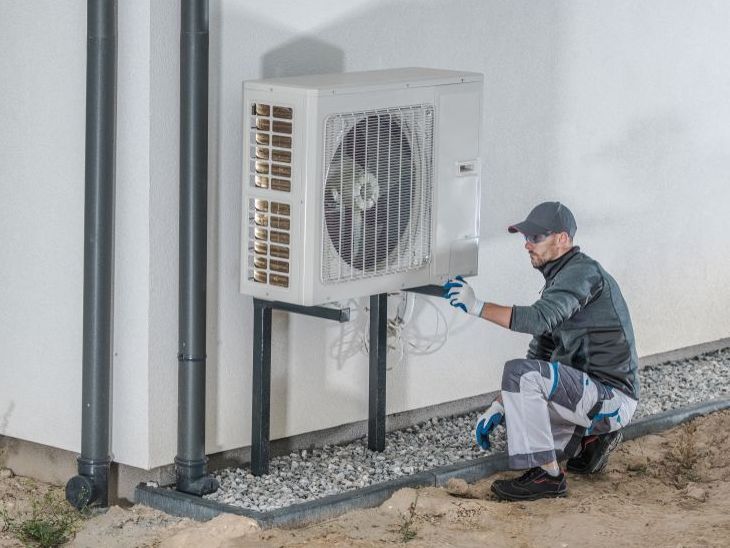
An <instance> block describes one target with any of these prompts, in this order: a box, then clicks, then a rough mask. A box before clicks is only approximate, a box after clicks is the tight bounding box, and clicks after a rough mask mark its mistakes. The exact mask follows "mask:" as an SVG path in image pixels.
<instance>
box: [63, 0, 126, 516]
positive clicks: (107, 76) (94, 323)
mask: <svg viewBox="0 0 730 548" xmlns="http://www.w3.org/2000/svg"><path fill="white" fill-rule="evenodd" d="M116 74H117V2H116V0H88V2H87V57H86V175H85V177H86V191H85V192H86V198H85V206H84V334H83V358H82V363H83V387H82V400H83V404H82V413H81V456H80V457H79V458H78V473H79V475H77V476H74V477H73V478H71V479H70V480H69V481H68V483H67V484H66V499H67V500H68V501H69V502H70V503H71V504H73V505H74V506H76V507H77V508H82V507H85V506H88V505H94V506H102V507H106V506H108V505H109V467H110V464H111V451H110V423H109V418H110V413H109V405H110V399H111V398H110V393H111V391H110V387H111V382H110V378H111V340H112V300H113V293H112V269H113V260H114V170H115V165H114V161H115V159H114V144H115V143H114V138H115V122H116V121H115V117H116Z"/></svg>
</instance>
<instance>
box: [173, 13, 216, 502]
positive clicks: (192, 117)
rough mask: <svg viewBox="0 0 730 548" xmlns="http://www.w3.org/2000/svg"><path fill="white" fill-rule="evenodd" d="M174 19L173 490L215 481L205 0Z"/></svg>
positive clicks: (204, 489) (194, 490)
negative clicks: (209, 401) (209, 425)
mask: <svg viewBox="0 0 730 548" xmlns="http://www.w3.org/2000/svg"><path fill="white" fill-rule="evenodd" d="M181 13H182V16H181V27H180V297H179V343H178V356H177V358H178V419H177V427H178V431H177V456H176V457H175V472H176V476H177V484H176V488H177V490H178V491H183V492H185V493H191V494H194V495H200V496H202V495H205V494H208V493H212V492H214V491H215V490H217V489H218V482H217V481H216V480H215V479H214V478H213V477H211V476H208V475H206V472H207V470H206V469H207V457H206V456H205V361H206V354H205V313H206V306H205V303H206V296H205V291H206V260H207V257H206V254H207V243H208V234H207V225H208V219H207V203H208V0H182V10H181Z"/></svg>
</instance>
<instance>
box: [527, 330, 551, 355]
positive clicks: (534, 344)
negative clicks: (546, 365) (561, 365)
mask: <svg viewBox="0 0 730 548" xmlns="http://www.w3.org/2000/svg"><path fill="white" fill-rule="evenodd" d="M553 350H555V341H553V338H552V337H551V336H550V335H537V336H535V337H533V338H532V340H531V341H530V347H529V348H528V349H527V359H528V360H543V361H546V362H549V361H550V360H551V359H552V356H553Z"/></svg>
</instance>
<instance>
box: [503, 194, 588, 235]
mask: <svg viewBox="0 0 730 548" xmlns="http://www.w3.org/2000/svg"><path fill="white" fill-rule="evenodd" d="M577 228H578V227H577V226H576V224H575V217H573V214H572V213H571V212H570V210H569V209H568V208H567V207H566V206H564V205H563V204H561V203H560V202H543V203H541V204H538V205H536V206H535V207H534V208H533V209H532V211H530V214H529V215H528V216H527V219H525V220H524V221H522V222H521V223H517V224H514V225H510V226H509V227H507V230H509V231H510V232H511V233H513V234H514V233H515V232H521V233H522V234H526V235H527V236H537V235H538V234H545V233H547V232H553V233H558V232H567V233H568V235H569V236H570V237H571V238H572V237H573V236H575V231H576V229H577Z"/></svg>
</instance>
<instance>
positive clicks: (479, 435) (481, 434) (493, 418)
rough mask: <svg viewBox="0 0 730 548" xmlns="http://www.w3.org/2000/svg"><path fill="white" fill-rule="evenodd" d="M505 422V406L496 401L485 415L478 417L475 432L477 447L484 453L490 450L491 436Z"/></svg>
mask: <svg viewBox="0 0 730 548" xmlns="http://www.w3.org/2000/svg"><path fill="white" fill-rule="evenodd" d="M503 420H504V406H503V405H502V404H501V403H500V402H498V401H495V402H494V403H492V405H490V406H489V409H487V410H486V411H485V412H484V414H482V415H479V417H477V426H476V430H475V435H476V440H477V445H478V446H479V447H481V448H482V449H483V450H484V451H486V450H488V449H489V434H491V433H492V430H494V429H495V428H496V427H497V426H499V425H500V424H502V421H503Z"/></svg>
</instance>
